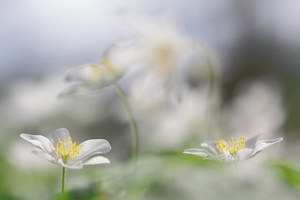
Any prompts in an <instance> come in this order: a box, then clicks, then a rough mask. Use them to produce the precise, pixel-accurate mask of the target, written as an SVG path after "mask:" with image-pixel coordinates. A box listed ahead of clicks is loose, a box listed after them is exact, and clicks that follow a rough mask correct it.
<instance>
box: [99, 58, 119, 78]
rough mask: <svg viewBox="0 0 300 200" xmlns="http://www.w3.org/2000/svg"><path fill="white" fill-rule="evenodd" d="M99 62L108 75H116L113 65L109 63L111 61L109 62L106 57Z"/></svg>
mask: <svg viewBox="0 0 300 200" xmlns="http://www.w3.org/2000/svg"><path fill="white" fill-rule="evenodd" d="M101 64H102V65H103V66H104V67H105V69H106V70H107V72H108V73H109V74H110V75H116V74H117V71H116V69H115V68H114V67H113V65H112V64H111V62H109V60H108V59H103V60H102V61H101Z"/></svg>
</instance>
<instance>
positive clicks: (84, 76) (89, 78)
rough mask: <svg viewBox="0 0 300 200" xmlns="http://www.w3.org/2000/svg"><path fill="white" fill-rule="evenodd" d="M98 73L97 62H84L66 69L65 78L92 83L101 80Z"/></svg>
mask: <svg viewBox="0 0 300 200" xmlns="http://www.w3.org/2000/svg"><path fill="white" fill-rule="evenodd" d="M100 74H101V73H100V71H99V65H98V64H85V65H81V66H79V67H75V68H74V69H71V70H70V71H68V72H67V73H66V76H65V80H66V81H77V82H81V83H85V84H92V83H97V82H99V81H100V80H101V78H102V77H101V76H100Z"/></svg>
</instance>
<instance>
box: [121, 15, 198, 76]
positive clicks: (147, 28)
mask: <svg viewBox="0 0 300 200" xmlns="http://www.w3.org/2000/svg"><path fill="white" fill-rule="evenodd" d="M122 17H123V18H125V19H126V21H127V22H128V23H129V25H130V26H131V27H132V28H133V30H134V31H135V32H136V34H137V43H136V45H137V48H139V50H140V55H141V56H142V60H143V61H144V62H145V64H146V65H148V66H149V67H150V68H151V69H154V70H155V71H157V72H159V73H162V74H163V75H165V74H167V75H170V74H172V73H173V71H174V70H176V69H175V68H176V67H177V66H178V65H179V63H180V61H181V60H182V59H183V57H185V55H186V54H187V52H188V51H189V50H190V48H191V47H192V44H193V41H192V40H191V39H190V38H189V37H187V36H186V35H185V34H184V33H182V31H181V30H180V29H179V28H178V26H177V24H176V21H175V20H174V19H173V16H171V15H170V14H169V13H165V14H161V15H159V16H153V17H148V18H147V17H144V16H141V15H138V14H136V13H134V12H124V13H123V15H122Z"/></svg>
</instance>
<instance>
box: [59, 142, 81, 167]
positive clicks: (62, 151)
mask: <svg viewBox="0 0 300 200" xmlns="http://www.w3.org/2000/svg"><path fill="white" fill-rule="evenodd" d="M81 146H82V145H81V144H79V145H76V142H72V138H70V139H65V140H63V141H61V139H60V138H58V143H56V149H55V153H56V159H58V158H61V159H62V160H63V162H64V163H65V164H66V163H67V162H68V161H69V160H74V159H75V158H76V157H77V156H78V155H79V154H80V153H82V152H83V150H81V151H80V150H79V149H80V148H81Z"/></svg>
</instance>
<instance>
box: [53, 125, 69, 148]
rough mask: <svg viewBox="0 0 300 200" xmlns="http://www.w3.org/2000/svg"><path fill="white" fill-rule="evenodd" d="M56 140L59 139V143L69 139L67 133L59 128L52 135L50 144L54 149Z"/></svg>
mask: <svg viewBox="0 0 300 200" xmlns="http://www.w3.org/2000/svg"><path fill="white" fill-rule="evenodd" d="M58 138H60V140H61V141H63V140H69V139H70V133H69V131H68V130H67V129H65V128H60V129H57V130H56V131H55V132H54V134H53V135H52V142H53V146H54V147H56V144H57V143H58Z"/></svg>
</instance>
